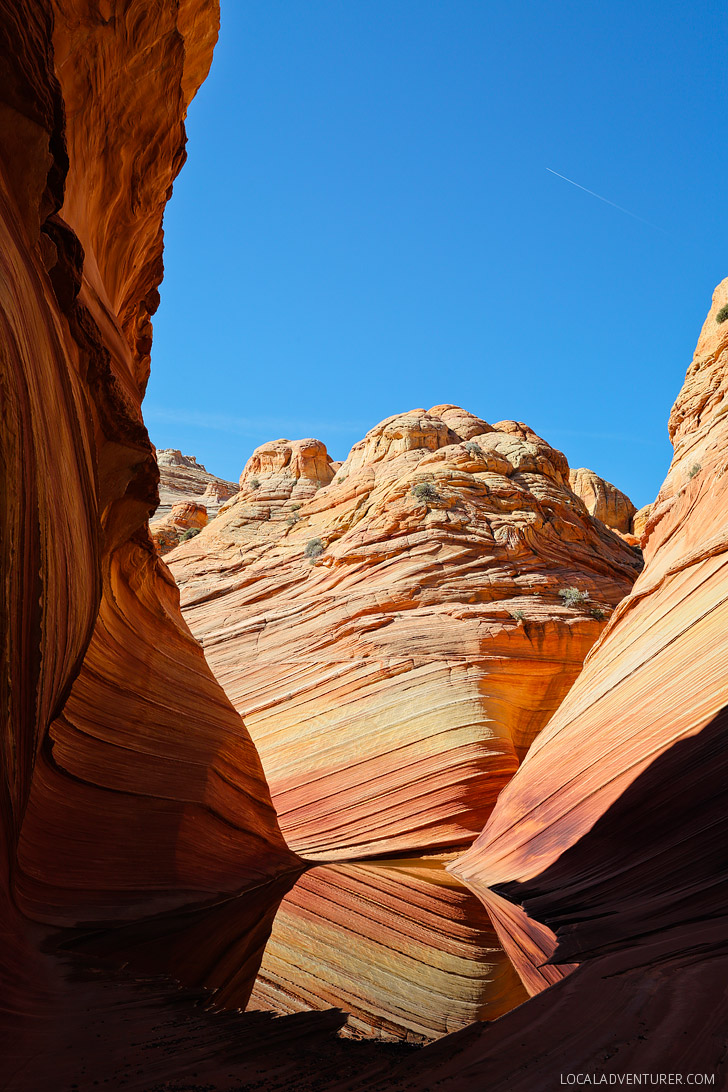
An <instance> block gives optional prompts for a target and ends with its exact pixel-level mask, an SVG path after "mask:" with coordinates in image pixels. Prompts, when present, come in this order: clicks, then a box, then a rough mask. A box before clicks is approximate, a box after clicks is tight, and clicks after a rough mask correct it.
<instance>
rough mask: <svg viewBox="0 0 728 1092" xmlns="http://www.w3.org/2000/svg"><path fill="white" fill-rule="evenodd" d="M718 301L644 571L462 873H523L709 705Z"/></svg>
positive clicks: (714, 676) (727, 356) (722, 384)
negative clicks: (565, 771)
mask: <svg viewBox="0 0 728 1092" xmlns="http://www.w3.org/2000/svg"><path fill="white" fill-rule="evenodd" d="M726 296H728V282H725V281H724V282H723V284H721V285H720V286H719V288H718V289H716V293H715V296H714V300H713V307H712V308H711V311H710V314H709V315H708V318H707V320H706V322H705V325H704V326H703V330H702V333H701V335H700V339H699V341H698V346H697V349H696V353H695V357H694V360H693V363H692V365H691V366H690V368H689V370H688V373H687V378H686V381H685V385H684V387H683V389H682V391H681V393H680V395H679V396H678V398H677V401H676V402H675V405H674V406H673V409H672V413H671V416H670V437H671V439H672V442H673V445H674V448H675V453H674V458H673V461H672V464H671V466H670V470H669V472H668V475H667V478H666V480H665V482H664V484H663V486H662V489H661V490H660V493H659V495H658V497H657V500H656V501H655V503H654V505H653V506H652V508H651V511H650V514H649V516H648V518H647V523H646V528H645V537H646V541H645V551H644V556H645V561H646V565H645V569H644V571H643V572H642V574H641V576H640V577H639V579H638V580H637V582H636V584H635V585H634V588H633V589H632V592H631V594H630V595H629V596H627V597H626V598H625V599H624V601H623V602H622V603H620V605H619V607H618V609H617V610H616V611H615V613H614V615H613V616H612V618H611V620H610V624H609V626H608V627H607V630H606V632H605V633H604V635H603V637H602V639H601V641H600V642H599V645H598V646H597V648H596V649H594V651H593V652H592V654H591V655H590V656H589V657H588V658H587V660H586V663H585V665H584V670H583V672H582V674H581V676H580V678H579V680H578V683H577V685H575V686H574V688H573V689H572V690H571V692H570V693H569V695H568V696H567V698H566V699H565V700H564V702H563V704H562V705H561V707H560V708H559V710H558V712H557V713H556V715H555V716H554V717H553V718H552V719H551V721H550V722H549V724H548V726H547V728H546V729H545V730H544V731H543V732H542V733H541V735H540V736H539V738H538V740H537V741H536V742H535V744H534V746H533V747H532V748H531V750H530V752H529V754H528V756H527V758H526V760H525V762H524V763H523V765H522V767H521V769H520V771H519V775H518V777H517V778H516V779H514V781H513V782H512V784H511V785H509V786H508V788H507V789H506V790H505V792H504V793H503V796H502V797H501V799H500V801H499V804H498V808H497V810H496V812H495V813H494V815H493V816H492V819H491V821H490V822H489V824H488V826H487V829H486V830H485V831H484V833H483V835H482V837H481V838H480V839H478V842H477V843H476V844H475V846H474V847H473V848H472V850H471V851H470V852H469V853H468V854H467V856H466V857H464V858H461V861H460V863H459V864H458V866H457V867H458V870H459V872H460V874H462V875H463V876H465V877H472V878H474V879H477V880H479V881H480V882H485V883H487V884H490V883H491V882H494V883H500V882H502V881H503V880H515V879H519V880H522V879H523V880H525V879H527V878H529V877H533V876H535V875H536V874H537V873H538V872H540V871H541V870H542V869H543V868H545V867H547V866H549V865H551V864H552V863H553V862H554V861H555V860H556V859H557V858H558V856H559V854H560V853H561V852H563V851H564V850H565V849H566V848H567V847H568V846H570V845H573V844H574V843H575V842H576V841H577V840H578V838H579V837H580V836H581V835H583V834H585V833H586V832H587V831H588V830H589V829H590V828H591V827H592V826H593V825H594V823H595V821H596V819H597V818H598V817H599V816H600V815H602V814H604V812H605V811H606V810H607V808H609V807H610V805H611V804H613V803H614V802H615V801H616V800H617V799H618V798H619V797H620V796H621V795H622V794H623V793H624V792H625V790H626V789H627V787H628V786H629V785H630V784H631V783H632V782H634V781H635V779H636V778H637V777H638V776H639V775H640V774H641V773H642V772H644V771H645V770H646V769H647V768H648V767H649V766H650V764H651V763H652V762H654V761H655V759H656V758H657V757H658V756H659V755H660V754H661V753H663V752H664V751H665V750H667V749H668V748H670V747H672V746H673V745H674V744H675V743H677V742H678V741H679V740H681V739H685V738H687V737H688V736H691V735H693V734H695V733H696V732H699V731H701V730H702V729H703V728H704V727H705V726H706V725H707V724H709V723H710V721H711V720H712V719H713V717H715V716H716V714H717V713H719V712H720V710H721V709H722V708H723V705H724V703H725V695H726V688H725V672H724V669H723V666H722V664H723V660H724V657H725V647H724V645H725V640H726V639H725V637H724V634H725V632H726V628H725V627H726V624H727V623H728V598H727V594H726V590H727V587H728V584H727V575H728V551H727V549H726V547H727V546H728V539H727V537H726V532H725V526H724V525H725V511H726V507H727V506H728V501H727V500H726V498H725V497H724V493H725V492H726V489H728V485H726V484H724V483H725V482H726V478H725V466H726V461H727V458H728V456H727V454H726V453H727V452H728V426H727V425H726V417H725V413H724V405H725V397H726V395H725V392H726V388H727V387H728V375H727V373H728V325H726V324H722V323H718V322H717V321H716V314H717V312H718V311H719V309H720V307H721V305H722V304H723V303H725V300H726ZM565 769H568V771H569V777H568V780H566V781H565V780H564V778H563V776H562V772H563V770H565ZM516 816H517V817H518V824H517V825H515V826H514V825H513V824H514V819H515V817H516Z"/></svg>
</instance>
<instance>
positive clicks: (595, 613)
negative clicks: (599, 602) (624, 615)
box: [589, 607, 607, 622]
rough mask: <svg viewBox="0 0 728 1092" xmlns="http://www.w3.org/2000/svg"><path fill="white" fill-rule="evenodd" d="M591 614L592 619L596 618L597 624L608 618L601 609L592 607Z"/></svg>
mask: <svg viewBox="0 0 728 1092" xmlns="http://www.w3.org/2000/svg"><path fill="white" fill-rule="evenodd" d="M589 613H590V614H591V616H592V618H596V620H597V622H603V621H604V619H605V618H606V617H607V616H606V614H605V612H604V611H603V610H602V608H601V607H592V609H591V610H590V611H589Z"/></svg>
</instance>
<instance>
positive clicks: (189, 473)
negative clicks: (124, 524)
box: [154, 448, 238, 520]
mask: <svg viewBox="0 0 728 1092" xmlns="http://www.w3.org/2000/svg"><path fill="white" fill-rule="evenodd" d="M156 454H157V465H158V467H159V505H158V507H157V510H156V512H155V516H154V518H155V520H159V519H165V518H166V517H167V516H169V515H171V513H172V509H173V508H174V507H176V506H177V505H178V504H201V505H202V506H203V507H204V508H205V509H206V511H207V515H208V518H209V519H214V518H215V516H216V515H217V513H218V510H219V508H220V506H221V505H223V504H225V502H226V501H228V500H230V498H231V497H234V496H235V494H236V493H237V491H238V487H237V485H236V484H235V482H228V481H225V479H224V478H218V477H216V476H215V475H214V474H210V473H209V471H207V470H205V468H204V466H203V465H202V463H198V461H197V459H196V458H195V457H194V455H183V454H182V452H181V451H178V450H177V449H176V448H164V449H159V448H158V449H157V453H156Z"/></svg>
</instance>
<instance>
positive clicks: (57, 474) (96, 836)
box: [0, 0, 293, 1035]
mask: <svg viewBox="0 0 728 1092" xmlns="http://www.w3.org/2000/svg"><path fill="white" fill-rule="evenodd" d="M0 29H1V31H2V33H1V34H0V72H2V79H1V80H0V100H1V101H0V152H1V155H0V161H1V166H0V266H1V267H2V269H1V272H0V339H1V341H2V353H1V354H0V361H1V367H2V372H1V373H0V388H1V390H2V402H3V413H4V422H3V429H2V433H1V434H0V466H1V467H2V473H3V496H4V512H3V520H2V525H1V526H0V574H1V577H2V582H3V583H2V595H1V596H0V611H1V612H2V624H1V626H0V640H1V642H2V655H1V656H0V706H1V708H2V716H3V721H2V734H1V737H0V747H1V748H2V766H3V777H2V779H1V780H0V925H1V926H2V932H3V944H2V945H1V946H0V971H1V972H2V977H3V982H4V984H3V1006H2V1007H3V1010H4V1011H13V1010H14V1009H15V1010H17V1011H18V1012H22V1011H24V1010H25V1009H26V1008H30V1007H33V1006H34V1005H35V1002H36V1001H39V999H40V997H41V995H42V994H43V993H44V991H45V992H46V994H47V995H48V996H50V995H51V994H53V992H54V990H55V984H54V983H53V982H51V981H50V980H48V979H47V978H46V976H45V971H43V970H39V967H41V968H42V967H45V963H42V962H38V960H35V961H34V959H33V955H32V946H31V944H30V941H29V940H28V939H27V938H28V936H29V934H28V932H27V930H26V928H25V926H24V923H23V920H22V918H21V912H22V913H23V914H25V915H26V916H32V917H34V918H36V919H38V920H40V921H42V922H54V923H68V922H75V921H77V920H79V919H86V920H88V919H91V918H94V917H98V918H103V917H111V918H113V919H119V918H123V917H125V916H128V915H130V914H133V913H136V912H138V910H139V908H141V907H143V908H145V909H146V910H147V911H149V910H150V909H152V908H154V907H155V906H168V905H170V904H175V903H180V902H184V901H187V900H188V899H189V898H190V896H191V895H192V894H194V893H213V892H219V891H221V890H234V889H238V888H239V887H241V886H242V885H243V884H244V883H246V882H248V881H251V880H260V879H262V878H265V877H267V876H270V875H272V874H274V873H275V872H277V871H278V870H280V869H281V868H287V867H290V866H291V865H292V863H293V859H292V857H291V855H290V854H289V853H288V852H287V851H286V849H285V847H284V845H283V842H282V839H281V835H280V831H279V829H278V825H277V821H276V818H275V813H274V811H273V808H272V805H271V802H270V797H269V794H268V790H267V787H266V784H265V779H264V777H263V773H262V769H261V766H260V762H259V760H258V757H257V755H256V752H255V749H254V747H253V745H252V744H251V742H250V739H249V737H248V735H247V733H246V731H245V728H244V726H243V724H242V723H241V721H240V717H239V716H238V714H237V713H236V712H235V711H234V709H233V708H232V707H231V705H230V703H229V701H228V700H227V698H226V697H225V695H224V693H223V691H222V689H221V688H220V686H219V684H218V683H217V682H216V681H215V679H214V677H213V676H212V674H211V672H210V670H209V668H208V667H207V664H206V663H205V659H204V656H203V653H202V651H201V649H200V647H199V645H198V643H197V642H196V641H195V640H194V638H193V637H192V636H191V634H190V632H189V630H188V629H187V626H186V625H185V623H184V622H183V620H182V617H181V614H180V611H179V600H178V592H177V589H176V588H175V586H174V583H173V581H172V580H171V578H170V576H169V572H168V570H167V569H166V567H165V566H164V564H163V563H162V562H160V560H159V558H158V557H157V556H156V554H155V551H154V549H153V546H152V543H151V540H150V538H149V534H148V531H147V527H146V522H147V518H148V516H149V514H150V512H152V511H153V509H154V507H155V504H156V500H157V477H158V474H157V468H156V462H155V459H154V451H153V448H152V446H151V444H150V442H149V439H148V436H147V433H146V430H145V428H144V425H143V422H142V418H141V412H140V403H141V398H142V395H143V391H144V387H145V383H146V379H147V375H148V371H149V349H150V344H151V325H150V315H151V313H152V312H153V311H154V309H155V307H156V304H157V301H158V294H157V286H158V284H159V281H160V279H161V275H162V228H161V223H162V214H163V211H164V205H165V202H166V200H167V198H168V196H169V193H170V188H171V184H172V180H173V179H174V177H175V175H176V174H177V172H178V170H179V168H180V167H181V165H182V163H183V161H184V155H185V152H184V144H185V135H184V125H183V118H184V115H185V111H186V107H187V103H188V102H189V99H190V98H191V96H192V95H193V94H194V91H195V89H196V88H197V86H198V85H199V83H200V81H201V80H202V78H203V77H204V75H205V73H206V71H207V68H208V66H209V63H210V58H211V52H212V46H213V43H214V41H215V38H216V33H217V5H216V4H215V3H214V2H212V0H209V2H208V0H184V2H180V3H178V2H176V0H160V2H158V3H155V4H151V5H150V4H149V3H146V2H142V0H129V2H126V3H123V4H122V3H120V2H116V3H115V2H113V0H109V2H104V3H101V4H99V3H96V2H94V3H92V2H90V0H55V2H54V3H29V2H25V0H13V3H7V2H3V0H0ZM5 983H8V985H7V988H6V986H5ZM35 1011H36V1013H37V1011H38V1010H37V1006H36V1009H35ZM37 1026H38V1027H39V1028H40V1026H41V1025H37ZM39 1034H41V1035H42V1030H40V1031H39Z"/></svg>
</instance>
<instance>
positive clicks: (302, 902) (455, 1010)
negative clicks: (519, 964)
mask: <svg viewBox="0 0 728 1092" xmlns="http://www.w3.org/2000/svg"><path fill="white" fill-rule="evenodd" d="M219 973H220V972H218V974H219ZM527 996H528V994H527V992H526V990H525V989H524V987H523V985H522V983H521V981H520V979H519V977H518V975H517V974H516V972H515V970H514V969H513V966H512V965H511V963H510V961H509V959H508V957H507V956H506V954H505V952H504V951H503V949H502V948H501V945H500V943H499V941H498V937H497V935H496V933H495V931H494V929H493V926H492V924H491V921H490V918H489V916H488V914H487V912H486V910H485V909H484V908H483V906H482V905H481V904H479V902H478V900H477V899H476V898H475V896H474V895H472V894H471V893H470V892H469V891H468V890H467V888H465V887H463V886H462V885H461V884H459V883H457V882H454V880H453V877H452V876H450V875H449V874H448V873H447V872H446V871H445V870H444V868H443V866H442V864H441V863H440V862H438V861H437V860H435V859H430V860H423V861H416V860H411V861H400V862H397V861H380V862H370V863H367V864H340V865H325V866H319V867H318V868H314V869H312V870H311V871H310V872H306V873H304V875H303V876H301V878H300V879H299V880H298V881H297V883H296V885H295V887H294V888H293V889H292V891H291V892H290V894H288V895H286V897H285V898H284V899H283V902H282V903H281V906H280V908H279V910H278V913H277V915H276V918H275V921H274V923H273V930H272V935H271V938H270V940H269V941H268V944H267V947H266V949H265V954H264V955H263V960H262V964H261V967H260V970H259V972H258V978H257V981H256V983H255V986H254V988H253V992H252V997H251V1001H250V1008H251V1009H253V1010H255V1009H269V1010H272V1011H275V1012H283V1013H295V1012H305V1011H306V1010H308V1009H312V1008H313V1009H320V1010H323V1011H325V1010H327V1009H330V1008H338V1009H342V1010H343V1011H344V1012H346V1013H348V1014H349V1018H348V1022H347V1028H346V1029H345V1033H346V1034H348V1035H351V1036H354V1037H357V1038H359V1037H365V1038H372V1037H374V1038H378V1039H402V1040H406V1041H408V1042H424V1041H427V1040H430V1039H434V1038H438V1037H439V1036H441V1035H444V1034H446V1033H447V1032H449V1031H456V1030H458V1029H459V1028H461V1027H465V1026H466V1025H467V1024H470V1023H472V1021H473V1020H495V1019H497V1018H498V1017H499V1016H501V1015H502V1014H503V1013H504V1012H508V1011H509V1009H512V1008H514V1007H515V1006H516V1005H518V1004H520V1003H521V1002H522V1001H523V1000H525V999H526V997H527ZM233 1000H234V998H233Z"/></svg>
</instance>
